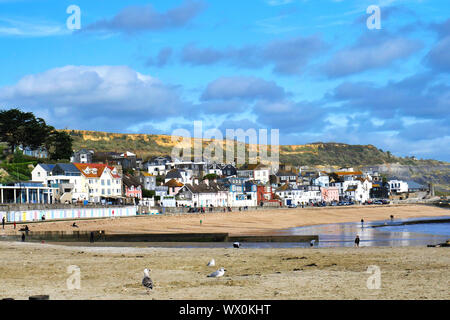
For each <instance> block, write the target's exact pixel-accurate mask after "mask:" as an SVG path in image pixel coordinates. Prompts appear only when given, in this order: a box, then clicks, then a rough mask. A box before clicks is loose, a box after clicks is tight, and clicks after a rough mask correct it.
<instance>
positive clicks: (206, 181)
mask: <svg viewBox="0 0 450 320" xmlns="http://www.w3.org/2000/svg"><path fill="white" fill-rule="evenodd" d="M203 182H205V184H206V185H207V186H208V187H209V179H205V180H203Z"/></svg>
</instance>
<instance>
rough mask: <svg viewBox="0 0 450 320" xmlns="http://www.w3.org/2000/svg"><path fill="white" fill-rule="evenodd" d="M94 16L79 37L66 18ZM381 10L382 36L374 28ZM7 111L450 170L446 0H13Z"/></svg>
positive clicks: (4, 64)
mask: <svg viewBox="0 0 450 320" xmlns="http://www.w3.org/2000/svg"><path fill="white" fill-rule="evenodd" d="M70 5H77V6H78V7H79V8H80V10H81V29H80V30H75V31H74V30H69V29H68V28H67V26H66V20H67V19H68V18H69V16H70V14H68V13H66V9H67V8H68V6H70ZM370 5H377V6H379V7H380V12H381V29H371V30H369V28H368V27H367V25H366V20H367V19H368V18H369V17H370V15H371V14H368V13H367V12H366V9H367V8H368V7H369V6H370ZM0 7H1V10H0V45H1V46H0V48H1V51H0V70H1V72H0V106H2V108H12V107H19V108H20V109H22V110H26V111H33V112H34V113H35V114H37V115H38V116H41V117H43V118H45V119H46V120H47V122H48V123H50V124H51V125H53V126H55V127H57V128H71V129H85V130H102V131H110V132H131V133H165V134H171V133H172V131H173V130H174V129H177V128H184V129H188V130H192V128H193V121H195V120H203V126H204V128H206V129H207V128H219V129H221V130H223V132H225V129H227V128H230V129H236V128H243V129H248V128H255V129H260V128H262V129H279V130H280V143H281V144H304V143H310V142H318V141H323V142H344V143H351V144H373V145H375V146H377V147H378V148H381V149H383V150H390V151H391V152H392V153H393V154H395V155H400V156H412V155H414V156H416V157H418V158H425V159H428V158H434V159H438V160H445V161H450V151H449V150H450V148H448V146H449V145H450V143H449V142H450V129H449V125H448V123H449V120H450V115H449V110H450V81H449V71H450V54H449V52H450V6H449V5H448V1H446V0H408V1H402V0H378V1H377V0H369V1H366V0H358V1H356V0H355V1H350V0H248V1H237V0H229V1H208V0H165V1H127V2H126V3H125V2H123V1H106V0H98V1H75V0H71V1H62V0H58V1H47V0H33V1H32V0H29V1H26V0H23V1H14V0H0Z"/></svg>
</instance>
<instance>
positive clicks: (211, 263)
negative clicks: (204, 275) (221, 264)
mask: <svg viewBox="0 0 450 320" xmlns="http://www.w3.org/2000/svg"><path fill="white" fill-rule="evenodd" d="M215 265H216V261H215V260H214V259H211V261H210V262H208V264H207V266H208V267H214V266H215Z"/></svg>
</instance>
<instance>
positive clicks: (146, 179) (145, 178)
mask: <svg viewBox="0 0 450 320" xmlns="http://www.w3.org/2000/svg"><path fill="white" fill-rule="evenodd" d="M137 178H138V179H139V182H140V183H141V185H142V187H143V188H144V189H146V190H155V187H156V176H154V175H152V174H150V173H148V172H145V171H140V174H139V176H138V177H137Z"/></svg>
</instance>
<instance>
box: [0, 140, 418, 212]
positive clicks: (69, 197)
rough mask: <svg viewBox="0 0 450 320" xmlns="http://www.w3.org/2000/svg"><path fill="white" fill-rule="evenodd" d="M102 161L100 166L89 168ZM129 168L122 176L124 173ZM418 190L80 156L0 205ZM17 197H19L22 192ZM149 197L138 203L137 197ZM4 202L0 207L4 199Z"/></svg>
mask: <svg viewBox="0 0 450 320" xmlns="http://www.w3.org/2000/svg"><path fill="white" fill-rule="evenodd" d="M99 159H103V160H104V163H93V161H98V160H99ZM128 169H130V170H128ZM412 186H413V187H414V188H415V189H421V190H422V189H424V188H423V186H420V185H417V184H415V185H414V184H413V183H411V182H406V181H401V180H399V179H391V180H389V181H383V179H382V178H381V176H380V175H379V174H378V173H377V172H362V171H357V170H353V168H342V169H339V170H328V171H324V170H318V169H316V168H308V167H293V166H289V165H280V167H279V169H278V170H276V171H274V170H273V168H271V167H269V166H266V165H264V164H246V165H243V166H239V167H238V166H236V165H235V163H228V164H221V163H209V162H207V161H185V160H180V159H173V158H171V157H170V156H158V157H153V158H151V159H149V160H148V161H146V162H142V160H141V159H139V158H137V157H136V155H135V154H133V153H131V152H129V151H126V152H123V153H95V152H94V151H93V150H87V149H82V150H80V151H77V152H75V153H74V155H73V157H72V163H57V164H38V165H37V166H36V167H35V168H34V170H33V171H32V181H29V182H27V186H26V187H24V186H22V185H21V184H20V183H19V184H18V185H10V186H7V188H6V186H5V194H4V193H3V189H2V192H1V196H2V202H4V201H6V202H7V201H10V202H12V201H14V202H19V201H20V202H22V201H23V202H45V203H52V202H61V203H66V202H74V201H80V202H84V203H111V202H114V203H124V202H129V201H130V200H131V201H132V202H133V203H137V202H141V203H145V204H148V205H158V204H159V205H161V206H165V207H173V206H191V207H211V206H214V207H227V206H228V207H251V206H280V205H287V206H288V205H292V204H295V205H299V204H310V203H318V202H327V203H331V202H338V201H355V202H359V203H364V202H367V201H368V200H370V199H373V198H386V197H388V196H389V195H392V194H401V193H404V192H411V188H412ZM24 190H25V191H24ZM144 190H148V191H151V192H150V194H151V195H152V196H151V199H144V197H143V193H144V192H143V191H144ZM4 199H6V200H4Z"/></svg>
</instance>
